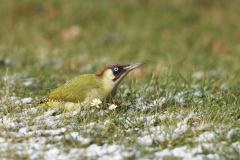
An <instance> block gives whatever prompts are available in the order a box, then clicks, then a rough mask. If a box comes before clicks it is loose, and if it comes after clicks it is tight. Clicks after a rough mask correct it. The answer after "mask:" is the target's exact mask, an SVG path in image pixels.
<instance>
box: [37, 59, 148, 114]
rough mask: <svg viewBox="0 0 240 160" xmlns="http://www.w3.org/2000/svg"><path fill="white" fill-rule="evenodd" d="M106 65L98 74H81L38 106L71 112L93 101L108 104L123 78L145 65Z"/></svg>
mask: <svg viewBox="0 0 240 160" xmlns="http://www.w3.org/2000/svg"><path fill="white" fill-rule="evenodd" d="M145 63H146V62H138V63H133V64H127V65H123V64H119V63H117V64H112V65H108V66H107V67H106V68H105V69H104V70H103V71H102V72H101V73H100V74H83V75H80V76H78V77H76V78H73V79H72V80H70V81H68V82H66V83H65V84H63V85H62V86H59V87H58V88H56V89H54V90H53V91H51V92H50V93H49V94H48V96H47V97H44V98H43V99H41V100H40V101H39V102H38V104H40V105H41V106H42V107H59V106H64V107H65V108H67V109H69V110H71V109H73V110H74V109H76V108H79V107H81V106H84V107H86V106H89V105H88V104H90V102H92V101H93V100H94V99H99V100H101V101H103V102H109V100H111V99H112V98H113V97H114V96H115V95H116V92H117V89H118V86H119V84H120V83H121V81H122V80H123V79H124V77H125V76H126V75H127V74H128V73H129V72H130V71H132V70H134V69H135V68H137V67H139V66H141V65H143V64H145Z"/></svg>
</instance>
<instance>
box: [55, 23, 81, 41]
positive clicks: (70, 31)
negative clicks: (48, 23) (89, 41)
mask: <svg viewBox="0 0 240 160" xmlns="http://www.w3.org/2000/svg"><path fill="white" fill-rule="evenodd" d="M80 35H81V29H80V28H79V27H78V26H76V25H73V26H71V27H69V28H66V29H64V30H62V31H61V33H60V36H61V38H62V39H63V40H74V39H77V38H79V37H80Z"/></svg>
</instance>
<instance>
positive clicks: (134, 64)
mask: <svg viewBox="0 0 240 160" xmlns="http://www.w3.org/2000/svg"><path fill="white" fill-rule="evenodd" d="M145 63H146V62H138V63H133V64H128V65H125V66H124V68H123V69H124V70H126V71H127V72H130V71H131V70H133V69H135V68H137V67H139V66H141V65H143V64H145Z"/></svg>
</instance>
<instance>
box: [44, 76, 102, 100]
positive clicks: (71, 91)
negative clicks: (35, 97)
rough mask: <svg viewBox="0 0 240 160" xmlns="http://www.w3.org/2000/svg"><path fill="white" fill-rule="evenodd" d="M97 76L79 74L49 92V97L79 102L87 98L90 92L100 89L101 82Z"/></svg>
mask: <svg viewBox="0 0 240 160" xmlns="http://www.w3.org/2000/svg"><path fill="white" fill-rule="evenodd" d="M97 78H98V77H96V76H94V75H92V74H85V75H81V76H78V77H76V78H74V79H72V80H71V81H69V82H67V83H65V84H64V85H62V86H60V87H58V88H56V89H55V90H53V91H52V92H50V93H49V95H48V99H51V100H60V101H67V102H74V103H79V102H83V101H84V100H85V98H87V96H90V95H88V93H91V91H92V90H93V89H98V88H99V87H100V86H101V84H100V83H99V81H97Z"/></svg>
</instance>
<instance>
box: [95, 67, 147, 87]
mask: <svg viewBox="0 0 240 160" xmlns="http://www.w3.org/2000/svg"><path fill="white" fill-rule="evenodd" d="M143 64H145V62H138V63H133V64H128V65H123V64H112V65H109V66H107V67H106V68H105V69H104V70H103V71H102V72H101V73H100V74H95V76H102V77H104V78H107V79H110V80H111V81H112V82H115V83H120V82H121V81H122V80H123V78H124V77H125V76H126V75H127V74H128V73H129V72H130V71H132V70H133V69H135V68H137V67H139V66H141V65H143Z"/></svg>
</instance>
